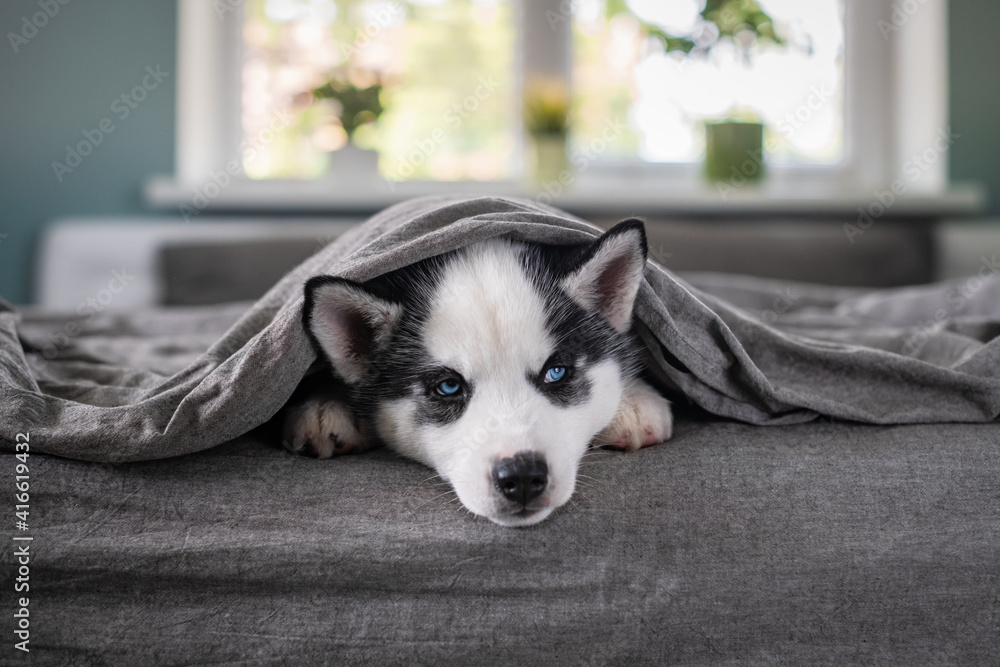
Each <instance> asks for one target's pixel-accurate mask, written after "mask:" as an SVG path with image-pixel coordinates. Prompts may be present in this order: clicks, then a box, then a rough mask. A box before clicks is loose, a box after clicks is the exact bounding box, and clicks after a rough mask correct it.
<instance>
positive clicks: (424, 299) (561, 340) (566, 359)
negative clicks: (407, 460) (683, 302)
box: [303, 219, 646, 437]
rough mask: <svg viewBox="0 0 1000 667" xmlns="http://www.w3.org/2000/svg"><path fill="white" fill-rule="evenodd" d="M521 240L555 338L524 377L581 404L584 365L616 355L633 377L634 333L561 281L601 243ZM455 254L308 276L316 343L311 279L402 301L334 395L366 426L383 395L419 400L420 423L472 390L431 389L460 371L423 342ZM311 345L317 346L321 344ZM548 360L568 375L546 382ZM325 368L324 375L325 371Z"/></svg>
mask: <svg viewBox="0 0 1000 667" xmlns="http://www.w3.org/2000/svg"><path fill="white" fill-rule="evenodd" d="M634 228H638V229H640V231H641V230H642V222H641V221H639V220H635V219H632V220H626V221H623V222H622V223H619V224H618V225H616V226H615V227H614V228H613V229H612V230H610V231H609V232H608V235H611V236H613V235H615V234H621V233H625V232H626V231H629V230H631V229H634ZM519 247H522V248H523V250H522V251H520V252H521V256H520V259H521V264H522V267H523V268H524V270H525V272H526V275H527V276H528V277H529V279H530V280H531V281H532V282H533V284H534V285H535V287H536V289H537V290H538V293H539V294H540V295H541V298H542V299H543V300H544V301H545V303H546V311H547V313H548V319H547V322H546V328H547V330H548V332H549V334H550V336H551V338H552V340H554V341H556V346H555V351H554V353H553V355H552V357H550V360H549V362H548V363H547V364H546V365H545V366H544V367H543V368H539V369H532V371H533V372H530V373H529V375H528V378H527V379H528V381H529V382H530V383H531V384H532V385H533V386H535V387H536V388H537V389H538V391H539V392H540V393H541V394H542V395H543V396H545V397H546V398H547V399H548V400H549V401H551V402H552V403H553V404H556V405H567V406H568V405H578V404H581V403H584V402H586V401H587V400H588V399H589V398H590V395H591V392H592V391H593V390H594V388H593V387H592V386H591V383H590V381H589V379H588V378H587V377H586V372H585V371H586V368H587V367H588V366H591V365H593V364H595V363H597V362H599V361H601V360H604V359H608V358H613V359H615V360H617V361H618V362H619V363H620V364H621V366H622V368H623V379H625V380H626V381H627V380H628V379H630V378H631V377H634V376H635V375H636V374H637V372H638V368H639V358H640V357H639V354H638V351H637V348H636V347H635V343H634V341H633V339H632V337H631V336H629V335H625V334H621V333H619V332H618V331H616V330H615V329H614V328H613V327H611V325H610V324H609V323H608V322H607V321H605V320H604V318H603V317H601V316H600V315H596V314H594V313H588V312H587V311H585V310H584V309H583V308H582V307H580V306H579V304H577V303H576V302H575V301H573V300H572V299H571V298H570V297H569V296H568V295H566V294H565V293H564V292H563V291H562V289H561V288H560V287H559V281H560V280H561V279H562V278H563V277H565V276H566V275H568V274H569V273H572V272H573V271H574V270H575V269H577V268H579V267H580V266H581V265H582V264H583V263H584V262H586V261H587V260H588V259H589V258H590V257H592V256H593V254H594V252H596V250H597V248H598V244H597V243H593V242H591V243H583V244H578V245H566V246H546V245H534V244H526V245H524V246H519ZM642 249H643V252H644V253H645V251H646V243H645V234H642ZM455 254H456V253H455V252H450V253H445V254H443V255H439V256H437V257H432V258H429V259H426V260H423V261H421V262H417V263H416V264H412V265H410V266H407V267H403V268H401V269H398V270H396V271H393V272H391V273H388V274H385V275H382V276H379V277H377V278H374V279H372V280H370V281H367V282H365V283H362V284H359V283H355V282H353V281H349V280H346V279H344V278H337V277H333V276H317V277H315V278H312V279H311V280H310V281H309V282H307V283H306V300H305V308H304V312H303V320H304V323H305V325H306V331H307V332H308V333H309V336H310V338H311V339H312V340H313V343H314V344H315V343H317V341H316V339H315V336H313V334H312V331H311V329H310V325H311V316H312V307H313V305H314V304H313V303H312V299H311V290H310V286H314V285H315V284H317V283H320V282H326V281H329V282H332V281H343V282H348V283H351V284H353V285H355V286H358V287H359V288H361V289H364V290H367V291H368V292H370V293H371V294H373V295H374V296H377V297H379V298H381V299H383V300H386V301H390V302H392V303H397V304H401V305H403V307H404V310H403V314H402V316H401V318H400V321H399V322H398V324H397V326H396V328H395V331H394V332H393V336H392V341H391V342H390V343H389V344H388V345H386V346H385V347H384V348H383V349H372V350H366V352H368V353H370V355H371V356H370V357H369V361H368V364H367V366H366V368H365V372H364V375H363V377H362V379H361V381H360V382H358V383H357V384H355V385H347V386H342V387H341V388H340V391H339V394H340V395H339V396H338V398H340V399H341V400H344V401H345V402H346V403H347V404H348V406H349V407H350V408H351V411H352V412H353V414H354V415H355V417H356V418H357V420H358V421H359V422H360V423H364V424H366V425H369V426H370V425H371V424H372V421H373V420H374V417H375V411H376V409H377V407H378V406H379V405H381V404H382V403H383V402H384V401H386V400H392V399H399V398H403V397H407V396H412V397H414V398H416V399H418V400H417V413H416V418H417V419H418V420H419V421H420V422H421V423H432V424H438V425H444V424H449V423H452V422H454V421H456V420H457V419H459V418H460V417H461V416H462V414H464V412H465V409H466V407H467V406H468V403H469V400H470V399H471V397H472V395H473V392H474V390H475V387H474V385H473V384H472V383H471V382H469V381H464V383H463V389H462V392H461V395H460V396H456V397H442V396H440V395H436V394H435V392H434V388H435V387H436V386H437V385H438V384H439V383H440V382H441V381H442V380H444V379H447V378H448V377H455V376H457V373H454V371H451V370H450V369H445V368H441V367H440V366H438V365H437V364H435V363H434V362H433V360H432V359H431V358H430V355H429V354H428V352H427V350H426V349H425V348H424V345H423V342H422V340H423V339H422V335H423V329H424V326H425V324H426V321H427V318H428V316H429V310H430V305H429V303H428V301H429V300H430V299H431V298H432V295H433V293H434V290H435V288H436V286H437V284H438V283H439V282H440V280H441V276H442V274H443V272H444V269H445V268H446V267H447V266H448V264H449V263H450V262H451V260H452V259H453V258H454V256H455ZM316 347H317V349H320V348H319V346H318V345H316ZM552 365H560V366H565V367H566V368H567V377H566V378H564V379H563V380H562V381H560V382H556V383H545V382H544V374H545V371H546V370H547V369H548V368H549V367H551V366H552ZM325 375H326V377H327V378H329V371H328V372H327V373H326V374H325ZM341 384H343V383H342V382H341ZM368 432H369V433H370V434H372V437H375V434H376V433H377V430H376V429H374V428H369V429H368Z"/></svg>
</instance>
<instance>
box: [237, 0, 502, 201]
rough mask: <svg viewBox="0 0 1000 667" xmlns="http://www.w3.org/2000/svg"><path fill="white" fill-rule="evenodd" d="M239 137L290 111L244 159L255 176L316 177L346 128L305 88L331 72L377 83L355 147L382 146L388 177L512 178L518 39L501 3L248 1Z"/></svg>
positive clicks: (329, 104) (362, 83)
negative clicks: (371, 112) (368, 120)
mask: <svg viewBox="0 0 1000 667" xmlns="http://www.w3.org/2000/svg"><path fill="white" fill-rule="evenodd" d="M243 44H244V54H245V55H244V59H243V71H242V79H243V94H242V116H241V118H242V127H243V138H244V140H247V139H249V138H252V137H255V136H257V135H258V134H259V133H261V132H263V131H264V130H265V128H267V127H268V125H269V124H270V123H271V121H272V119H273V118H275V117H276V116H278V115H279V114H281V113H283V111H285V110H293V113H292V115H293V119H292V120H291V121H290V122H289V123H288V124H287V125H286V126H285V127H283V128H282V129H281V131H280V132H278V133H277V136H276V137H275V139H274V140H273V141H271V142H269V143H268V144H267V145H266V146H263V147H262V149H261V150H260V151H256V152H255V153H254V155H253V157H252V158H251V159H245V165H244V166H245V168H246V172H247V174H248V175H249V176H250V177H251V178H289V177H293V178H313V177H317V176H320V175H322V174H323V173H325V172H326V171H327V170H328V167H329V160H330V152H331V151H334V150H337V149H339V148H341V147H342V146H343V145H344V144H345V143H346V141H347V135H346V133H345V131H344V128H343V127H342V126H341V124H340V121H339V120H338V118H337V110H338V107H339V105H338V104H337V103H336V102H335V101H334V100H321V101H317V102H315V103H313V102H312V96H311V94H310V91H311V90H312V89H314V88H317V87H319V86H321V85H322V84H323V83H324V82H325V81H326V80H328V79H329V78H330V77H331V75H332V76H334V77H339V78H341V79H344V80H348V81H350V82H351V84H353V85H356V86H357V87H359V88H366V87H368V86H371V85H374V84H376V83H378V84H381V85H382V86H383V89H382V92H381V98H382V102H383V104H384V106H385V111H384V113H383V114H382V115H381V117H380V118H379V121H378V123H377V124H363V125H362V126H361V127H360V128H359V129H358V130H357V132H356V134H355V135H354V143H355V144H356V145H357V146H358V147H360V148H365V149H373V150H377V151H378V152H379V158H380V159H379V167H380V171H381V173H382V174H383V176H384V177H386V178H388V179H392V180H396V181H399V180H407V179H428V180H445V181H452V180H499V179H508V178H512V177H513V176H514V166H513V156H514V150H515V146H516V143H517V138H516V137H517V133H518V132H519V129H520V128H519V126H518V124H517V123H516V122H515V116H514V113H513V112H514V110H515V109H516V99H515V97H516V96H515V91H516V87H515V86H514V85H513V76H514V56H515V51H516V47H515V44H516V40H515V30H514V16H513V7H512V5H511V3H510V2H509V1H508V0H460V1H442V0H420V1H417V0H411V1H410V2H403V1H397V0H369V1H357V0H355V1H349V0H337V1H335V0H311V1H310V0H251V1H250V2H247V3H246V5H245V8H244V12H243Z"/></svg>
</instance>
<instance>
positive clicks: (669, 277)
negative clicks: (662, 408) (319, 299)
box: [0, 197, 1000, 461]
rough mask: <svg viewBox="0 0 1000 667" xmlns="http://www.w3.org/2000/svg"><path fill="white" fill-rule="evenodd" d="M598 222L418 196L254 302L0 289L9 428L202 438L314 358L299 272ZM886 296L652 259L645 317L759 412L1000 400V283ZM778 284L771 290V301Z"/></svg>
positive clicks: (96, 440)
mask: <svg viewBox="0 0 1000 667" xmlns="http://www.w3.org/2000/svg"><path fill="white" fill-rule="evenodd" d="M598 233H599V232H598V230H597V229H596V228H594V227H592V226H590V225H588V224H586V223H584V222H582V221H580V220H578V219H575V218H573V217H571V216H568V215H567V214H565V213H562V212H560V211H557V210H555V209H551V208H548V207H544V206H541V205H538V204H534V203H531V202H527V201H519V200H511V199H498V198H478V199H455V198H442V197H435V198H424V199H418V200H412V201H409V202H405V203H403V204H400V205H397V206H394V207H392V208H390V209H387V210H385V211H383V212H382V213H380V214H378V215H376V216H374V217H373V218H372V219H371V220H369V221H368V222H367V223H366V224H364V225H361V226H359V227H357V228H355V229H354V230H352V232H350V233H348V234H346V235H344V236H343V237H341V238H340V239H338V240H337V241H335V242H333V243H332V244H331V245H330V246H328V247H326V248H325V249H323V250H321V251H320V252H318V253H317V254H316V255H314V256H313V257H311V258H309V259H308V260H307V261H305V262H304V263H303V264H301V265H300V266H299V267H297V268H296V269H295V270H294V271H292V272H291V273H290V274H288V275H287V276H286V277H285V278H283V279H282V280H281V281H280V282H279V283H278V284H277V285H275V287H274V288H273V289H271V290H270V291H269V292H268V293H267V294H266V295H265V296H264V297H262V298H261V299H260V300H259V301H257V302H256V303H255V304H253V305H252V306H249V307H244V308H239V307H235V308H230V309H228V310H226V309H217V308H212V309H209V310H205V311H197V310H191V311H180V312H179V313H176V314H174V313H166V312H154V313H147V314H132V315H130V316H121V315H115V316H110V315H109V316H100V315H98V316H93V317H91V316H89V315H88V317H87V318H85V319H84V321H83V322H82V323H81V321H80V317H79V316H76V317H73V318H65V319H62V320H60V319H58V318H53V317H51V316H46V315H44V314H40V315H32V316H25V317H23V318H22V316H21V315H19V314H18V313H16V312H14V310H13V309H11V308H10V307H8V306H4V305H3V304H0V429H2V430H0V438H2V439H3V440H4V441H5V443H6V444H7V447H8V448H11V447H12V444H13V441H14V437H15V435H16V433H18V432H22V431H25V430H30V431H31V433H32V436H33V437H34V438H35V440H36V442H37V443H38V445H37V447H38V450H40V451H43V452H48V453H53V454H58V455H61V456H66V457H71V458H79V459H88V460H98V461H134V460H145V459H153V458H164V457H169V456H175V455H179V454H185V453H190V452H193V451H198V450H202V449H205V448H208V447H211V446H214V445H217V444H219V443H222V442H225V441H228V440H231V439H232V438H235V437H237V436H239V435H240V434H243V433H246V432H247V431H249V430H250V429H252V428H253V427H255V426H257V425H258V424H261V423H262V422H264V421H266V420H267V419H268V418H270V417H271V416H272V415H274V414H275V412H277V410H278V409H279V408H280V407H281V406H282V404H283V403H284V402H285V401H286V400H287V398H288V397H289V396H290V395H291V393H292V391H293V390H294V388H295V386H296V385H297V383H298V382H299V380H300V379H301V378H302V377H303V375H304V374H305V372H306V371H307V369H308V368H309V366H310V365H311V364H312V363H313V361H314V360H315V354H314V351H313V349H312V348H311V346H310V344H309V341H308V339H307V338H306V336H305V333H304V331H303V328H302V324H301V307H302V305H301V304H302V297H301V291H302V283H303V282H304V281H305V280H306V279H307V278H309V277H310V276H313V275H316V274H321V273H331V274H336V275H341V276H344V277H347V278H352V279H355V280H366V279H369V278H372V277H374V276H376V275H378V274H380V273H384V272H387V271H390V270H393V269H396V268H399V267H401V266H405V265H407V264H410V263H413V262H415V261H418V260H420V259H423V258H426V257H429V256H432V255H436V254H439V253H442V252H446V251H449V250H452V249H455V248H458V247H462V246H465V245H468V244H470V243H473V242H475V241H479V240H482V239H486V238H490V237H494V236H509V237H512V238H515V239H519V240H525V241H533V242H540V243H573V242H581V241H584V240H588V239H591V238H593V237H594V236H595V235H596V234H598ZM984 262H985V264H984V269H983V271H982V272H981V273H982V274H983V277H977V278H975V280H976V281H978V282H972V279H970V281H968V282H966V283H961V284H959V283H953V284H947V285H936V286H931V287H923V288H910V289H895V290H886V291H881V292H866V293H858V292H842V291H836V290H829V289H822V290H821V289H808V288H806V287H802V286H793V287H792V292H789V293H788V294H785V295H784V296H782V295H781V294H780V293H779V294H778V295H777V296H776V295H775V294H774V289H775V285H773V284H770V283H767V282H764V281H757V282H748V281H738V280H737V281H733V280H731V279H730V280H728V281H727V280H723V279H716V280H713V279H711V278H704V279H702V280H701V281H700V282H699V281H696V282H694V283H688V282H685V281H683V280H681V279H679V278H677V277H676V276H675V275H673V274H672V273H671V272H669V271H668V270H666V269H664V268H663V267H660V266H657V265H656V264H654V263H650V264H649V266H648V268H647V271H646V275H645V284H643V285H642V287H641V289H640V292H639V296H638V300H637V304H636V311H635V312H636V316H637V319H638V320H639V321H640V323H641V326H640V329H641V330H642V331H643V332H644V334H645V337H646V340H647V343H648V345H649V348H650V351H651V355H652V357H651V361H650V363H651V368H652V369H653V370H654V371H655V372H656V373H657V374H658V375H659V376H660V378H661V379H662V380H663V382H664V383H666V384H668V385H670V386H672V387H674V388H675V389H678V390H679V391H680V392H682V393H683V395H684V396H685V397H686V398H687V399H688V400H690V401H692V402H694V403H696V404H697V405H699V406H701V407H702V408H704V409H706V410H707V411H709V412H710V413H713V414H715V415H719V416H723V417H730V418H734V419H739V420H743V421H746V422H750V423H754V424H782V423H799V422H804V421H808V420H811V419H814V418H816V416H817V415H820V414H822V415H828V416H833V417H838V418H845V419H851V420H857V421H861V422H869V423H879V424H889V423H921V422H937V421H951V422H982V421H990V420H993V419H995V418H996V417H997V415H998V414H1000V363H998V362H1000V342H998V341H997V339H996V337H995V336H996V334H997V332H998V331H1000V281H997V280H994V279H993V276H994V264H995V258H993V263H992V264H991V263H989V262H988V261H986V260H984ZM778 298H781V299H783V300H782V301H780V302H778V301H777V300H776V299H778Z"/></svg>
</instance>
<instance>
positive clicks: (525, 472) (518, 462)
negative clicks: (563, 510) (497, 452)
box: [493, 452, 549, 505]
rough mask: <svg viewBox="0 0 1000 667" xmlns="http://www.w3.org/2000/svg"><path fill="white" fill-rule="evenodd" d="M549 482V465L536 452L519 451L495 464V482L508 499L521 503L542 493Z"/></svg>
mask: <svg viewBox="0 0 1000 667" xmlns="http://www.w3.org/2000/svg"><path fill="white" fill-rule="evenodd" d="M548 483H549V466H548V465H546V463H545V459H544V458H543V457H542V456H541V455H540V454H536V453H534V452H518V453H517V454H514V456H513V458H509V459H500V461H499V462H498V463H497V464H496V465H495V466H493V484H495V485H496V487H497V489H499V490H500V493H502V494H503V497H504V498H506V499H507V500H512V501H514V502H515V503H518V504H519V505H527V504H528V503H529V502H531V501H532V500H534V499H535V498H537V497H538V496H540V495H542V492H544V491H545V487H546V486H547V485H548Z"/></svg>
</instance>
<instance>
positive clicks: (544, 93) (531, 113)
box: [523, 78, 569, 135]
mask: <svg viewBox="0 0 1000 667" xmlns="http://www.w3.org/2000/svg"><path fill="white" fill-rule="evenodd" d="M523 115H524V129H526V130H527V131H528V132H529V133H531V134H559V135H562V134H566V131H567V129H568V128H569V92H568V91H567V90H566V84H565V83H564V82H563V81H562V80H561V79H554V78H535V79H532V80H531V81H528V82H527V84H526V85H525V87H524V114H523Z"/></svg>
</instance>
